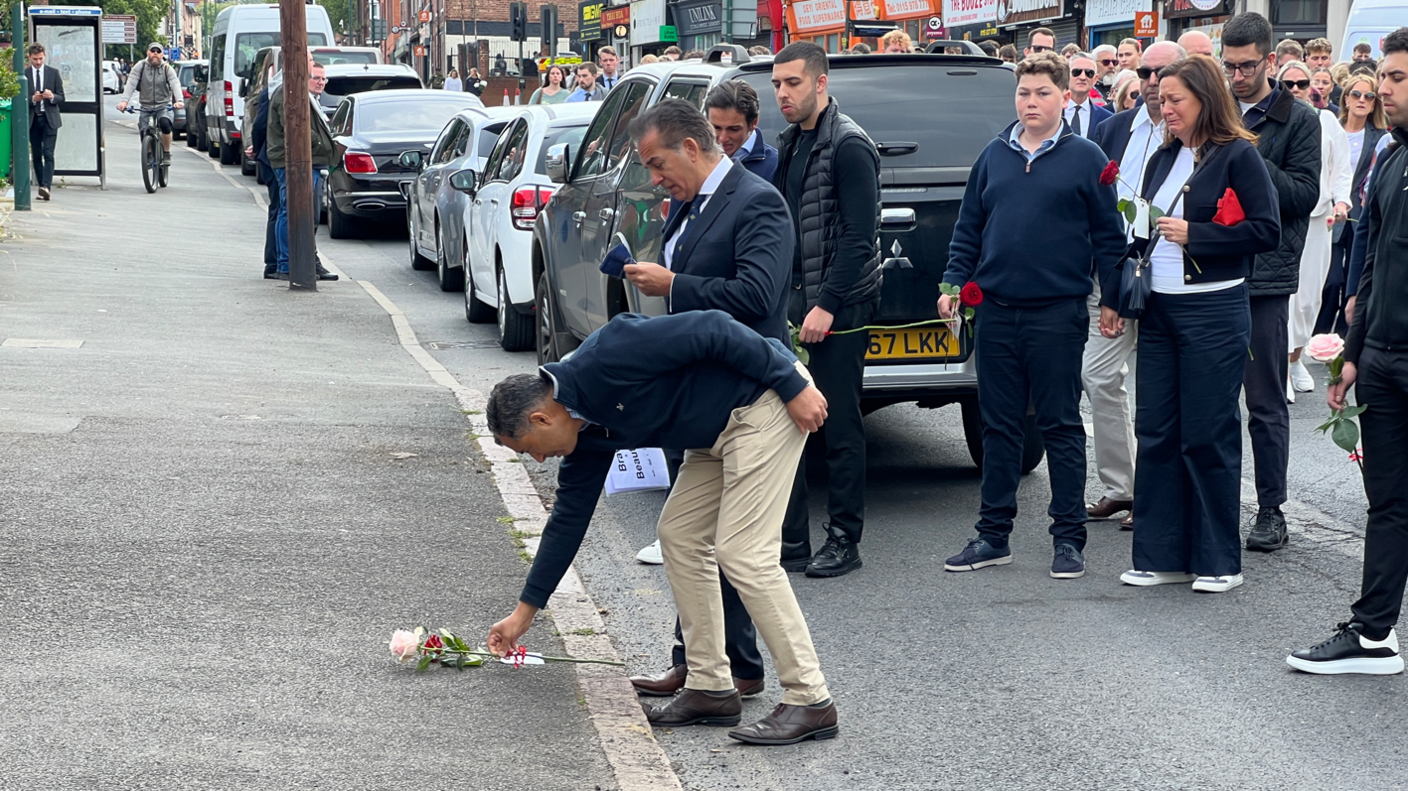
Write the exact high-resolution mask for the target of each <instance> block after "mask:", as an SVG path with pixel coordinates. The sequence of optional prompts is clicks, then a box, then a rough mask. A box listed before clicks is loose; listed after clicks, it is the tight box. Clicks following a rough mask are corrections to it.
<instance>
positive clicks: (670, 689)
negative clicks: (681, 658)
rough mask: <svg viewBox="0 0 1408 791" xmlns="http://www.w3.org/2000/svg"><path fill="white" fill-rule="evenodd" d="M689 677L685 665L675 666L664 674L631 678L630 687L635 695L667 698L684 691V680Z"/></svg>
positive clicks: (687, 668)
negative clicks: (633, 688)
mask: <svg viewBox="0 0 1408 791" xmlns="http://www.w3.org/2000/svg"><path fill="white" fill-rule="evenodd" d="M688 676H689V667H688V666H687V665H675V666H674V667H672V668H670V669H669V670H666V671H665V672H664V673H657V674H655V675H653V676H631V686H633V687H635V688H636V694H638V695H646V696H648V697H652V698H668V697H670V696H671V695H673V694H675V693H676V692H679V691H680V690H681V689H684V680H685V678H687V677H688Z"/></svg>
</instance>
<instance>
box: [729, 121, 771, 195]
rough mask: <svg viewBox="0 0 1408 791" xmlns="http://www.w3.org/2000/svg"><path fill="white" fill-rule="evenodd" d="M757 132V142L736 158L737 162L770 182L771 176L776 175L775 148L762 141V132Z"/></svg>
mask: <svg viewBox="0 0 1408 791" xmlns="http://www.w3.org/2000/svg"><path fill="white" fill-rule="evenodd" d="M757 134H758V142H757V143H756V144H755V145H754V146H753V150H752V151H749V152H748V155H747V156H745V157H743V158H742V159H740V160H738V161H737V164H739V165H742V166H743V167H745V168H747V169H748V171H749V172H750V173H752V174H753V175H755V176H758V177H759V178H761V179H762V180H764V181H766V182H768V183H772V179H773V176H775V175H777V149H775V148H773V147H772V146H770V145H768V144H767V143H764V142H763V140H762V132H758V133H757Z"/></svg>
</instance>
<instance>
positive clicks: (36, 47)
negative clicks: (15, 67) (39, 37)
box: [28, 44, 44, 55]
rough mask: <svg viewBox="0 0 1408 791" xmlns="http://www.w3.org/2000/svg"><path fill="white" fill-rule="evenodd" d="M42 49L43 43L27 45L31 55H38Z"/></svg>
mask: <svg viewBox="0 0 1408 791" xmlns="http://www.w3.org/2000/svg"><path fill="white" fill-rule="evenodd" d="M43 51H44V45H43V44H30V45H29V50H28V52H29V54H31V55H38V54H40V53H42V52H43Z"/></svg>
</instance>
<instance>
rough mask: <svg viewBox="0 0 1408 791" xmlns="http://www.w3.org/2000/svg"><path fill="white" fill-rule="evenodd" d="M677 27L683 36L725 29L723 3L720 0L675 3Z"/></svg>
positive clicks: (695, 0)
mask: <svg viewBox="0 0 1408 791" xmlns="http://www.w3.org/2000/svg"><path fill="white" fill-rule="evenodd" d="M675 27H677V28H679V32H680V35H681V36H697V35H699V34H700V33H715V32H718V31H719V30H722V29H723V4H722V3H720V2H719V0H693V2H686V3H678V4H676V5H675Z"/></svg>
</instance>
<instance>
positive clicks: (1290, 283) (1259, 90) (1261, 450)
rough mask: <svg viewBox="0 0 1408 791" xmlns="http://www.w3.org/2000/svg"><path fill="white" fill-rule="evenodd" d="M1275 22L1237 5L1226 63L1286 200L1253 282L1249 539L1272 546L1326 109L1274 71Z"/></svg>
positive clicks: (1277, 542)
mask: <svg viewBox="0 0 1408 791" xmlns="http://www.w3.org/2000/svg"><path fill="white" fill-rule="evenodd" d="M1271 47H1272V31H1271V23H1270V22H1268V21H1267V20H1266V17H1264V16H1262V15H1260V14H1257V13H1246V14H1239V15H1238V16H1235V17H1233V18H1232V19H1231V20H1229V21H1228V22H1227V24H1226V25H1225V26H1223V28H1222V70H1223V73H1224V74H1226V75H1227V81H1228V85H1229V86H1230V87H1231V89H1232V95H1233V98H1235V99H1236V100H1237V103H1238V104H1239V105H1240V106H1241V110H1242V123H1243V124H1244V125H1245V126H1246V127H1247V129H1249V130H1251V131H1252V132H1254V133H1256V135H1257V136H1258V138H1259V140H1258V141H1257V150H1258V151H1259V152H1261V156H1262V158H1263V159H1264V160H1265V161H1266V169H1267V171H1269V172H1270V174H1271V181H1272V183H1273V184H1275V185H1276V193H1277V195H1278V197H1279V198H1280V203H1281V243H1280V244H1279V245H1278V246H1277V248H1276V250H1274V251H1273V252H1270V253H1262V254H1261V255H1258V256H1257V257H1256V264H1255V265H1254V266H1253V268H1252V276H1251V278H1250V279H1249V280H1248V281H1247V285H1248V286H1249V287H1250V295H1251V310H1252V342H1251V347H1250V348H1249V349H1248V355H1247V364H1246V372H1245V374H1244V376H1243V380H1242V386H1243V387H1244V388H1245V389H1246V395H1247V415H1248V421H1247V431H1248V433H1249V434H1250V435H1251V440H1252V456H1253V458H1254V459H1255V466H1256V495H1257V516H1256V522H1255V524H1254V525H1253V526H1252V530H1251V533H1250V535H1248V536H1247V549H1251V550H1256V551H1260V552H1272V551H1275V550H1277V549H1280V548H1281V547H1283V546H1285V545H1286V518H1285V517H1284V516H1283V515H1282V514H1281V504H1282V503H1284V502H1285V501H1286V465H1287V462H1288V460H1289V454H1290V440H1291V424H1290V411H1289V409H1288V408H1287V406H1286V377H1287V375H1288V372H1287V368H1288V363H1287V361H1286V351H1287V348H1288V343H1289V338H1288V329H1287V320H1288V311H1289V306H1290V295H1291V294H1294V293H1295V292H1296V291H1297V290H1298V289H1299V287H1300V256H1301V252H1302V251H1303V250H1304V248H1305V234H1306V231H1307V230H1308V229H1309V227H1310V213H1311V212H1312V211H1314V210H1315V204H1316V203H1318V202H1319V200H1320V119H1319V117H1318V115H1317V113H1318V111H1317V110H1316V109H1315V108H1313V107H1311V106H1310V105H1309V104H1307V103H1305V102H1301V101H1297V100H1296V98H1295V96H1293V95H1292V94H1291V92H1290V91H1289V90H1287V89H1286V88H1285V87H1283V86H1281V85H1279V84H1278V83H1277V82H1276V80H1274V79H1272V78H1271V77H1270V74H1271V73H1273V72H1274V70H1275V68H1276V54H1275V53H1274V52H1272V51H1271Z"/></svg>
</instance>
